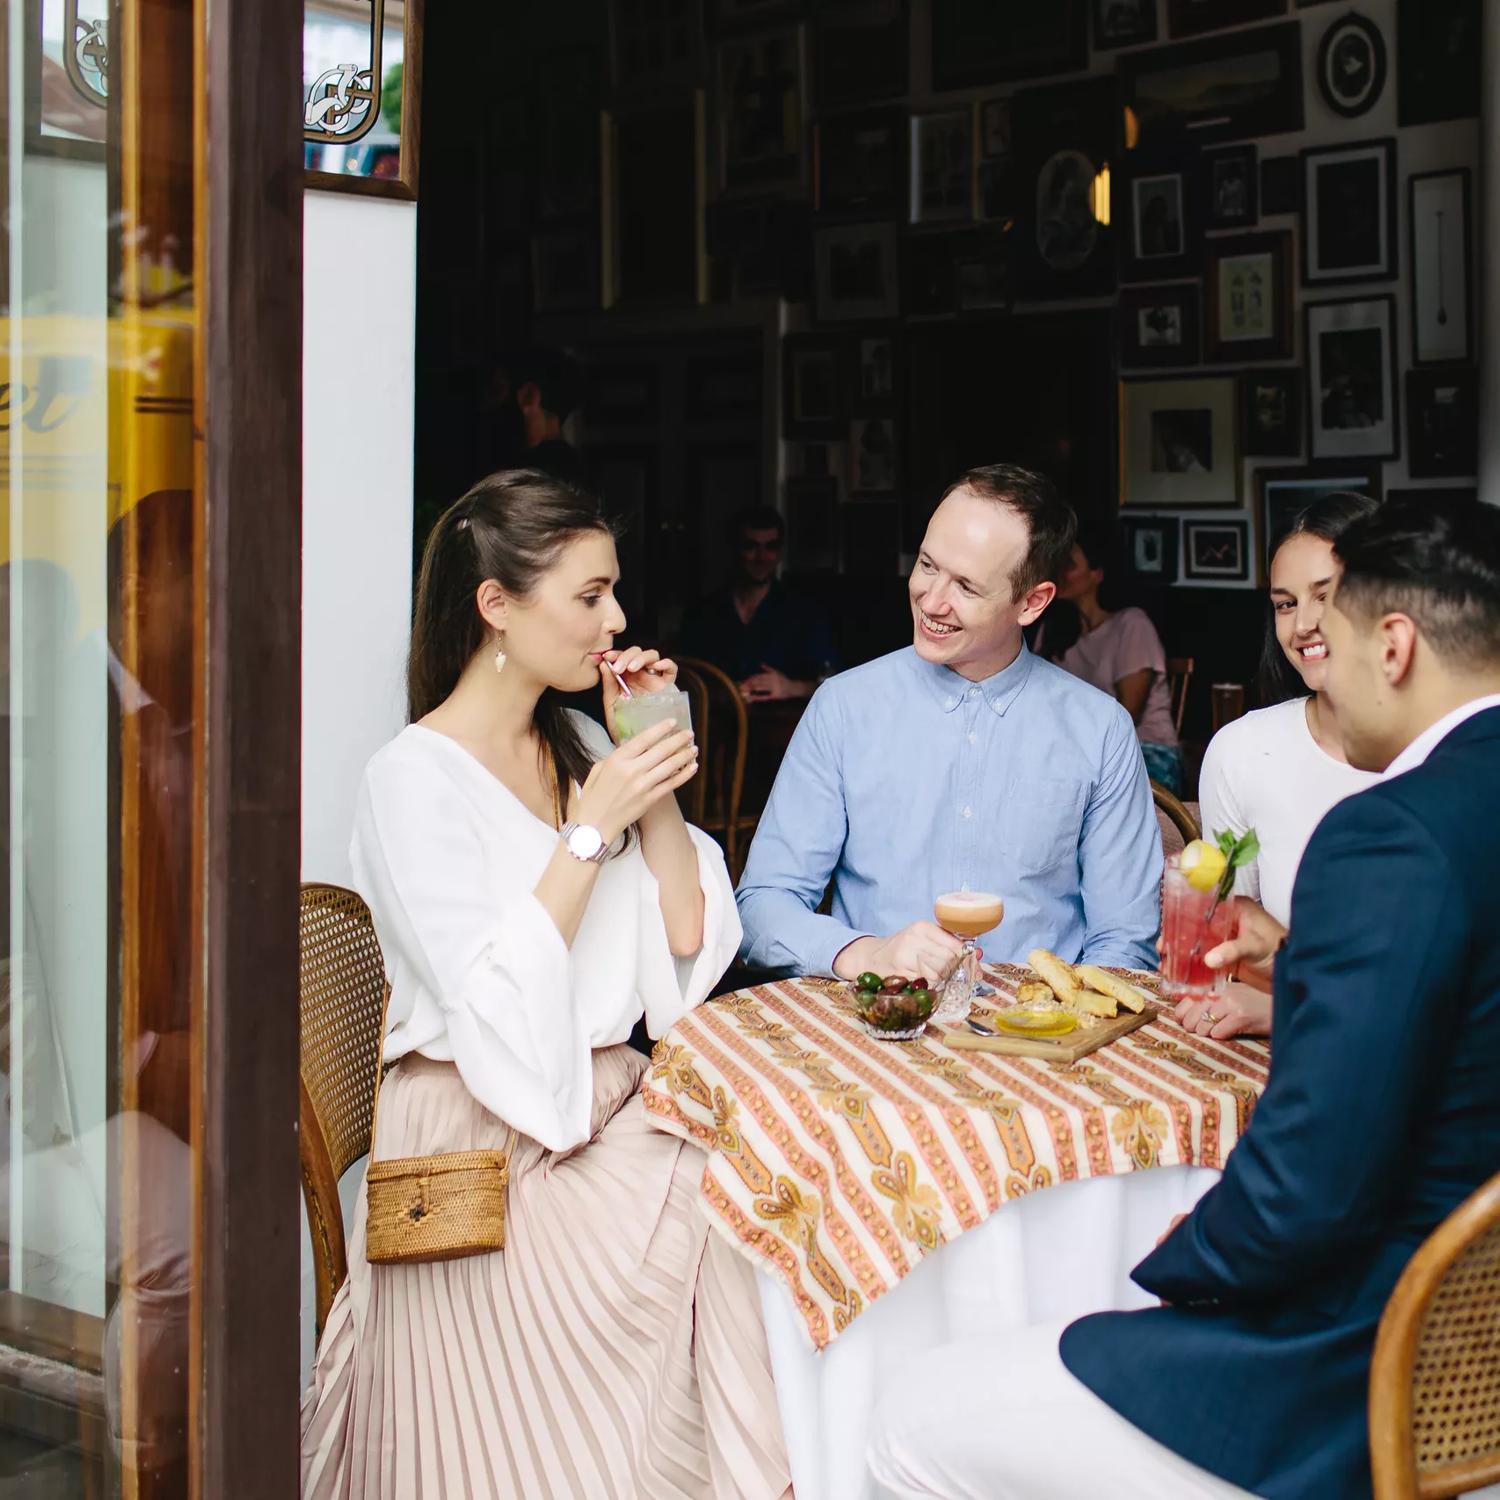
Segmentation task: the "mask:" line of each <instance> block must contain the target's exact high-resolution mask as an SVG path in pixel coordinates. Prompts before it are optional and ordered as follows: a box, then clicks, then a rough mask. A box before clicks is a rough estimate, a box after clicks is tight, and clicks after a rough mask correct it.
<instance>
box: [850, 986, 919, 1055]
mask: <svg viewBox="0 0 1500 1500" xmlns="http://www.w3.org/2000/svg"><path fill="white" fill-rule="evenodd" d="M936 1004H937V996H936V995H935V994H934V993H933V992H932V990H931V989H930V988H929V987H928V984H927V981H926V980H925V979H920V978H918V979H908V978H906V976H905V975H903V974H888V975H886V976H885V977H884V978H882V977H881V976H880V975H879V974H861V975H860V976H859V978H858V979H856V980H855V981H854V1008H855V1010H857V1011H858V1012H859V1018H860V1020H861V1021H862V1022H863V1023H864V1028H865V1030H866V1031H868V1032H869V1033H870V1035H871V1036H873V1037H879V1038H880V1040H881V1041H883V1042H909V1041H911V1040H913V1038H915V1037H919V1036H921V1035H922V1033H923V1031H924V1030H926V1027H927V1019H928V1017H929V1016H931V1014H932V1011H933V1007H934V1006H935V1005H936Z"/></svg>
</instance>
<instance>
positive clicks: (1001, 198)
mask: <svg viewBox="0 0 1500 1500" xmlns="http://www.w3.org/2000/svg"><path fill="white" fill-rule="evenodd" d="M976 108H977V110H978V130H977V137H976V138H977V140H978V144H979V162H978V167H977V169H976V170H977V175H978V188H977V193H976V199H977V201H976V203H975V208H976V210H977V211H978V214H979V217H980V218H981V219H1008V218H1010V217H1011V216H1012V215H1013V214H1014V213H1015V211H1016V153H1015V134H1014V131H1013V129H1012V127H1011V116H1010V99H1009V97H1008V96H1007V97H1005V98H1001V99H981V100H980V101H979V103H978V105H977V106H976Z"/></svg>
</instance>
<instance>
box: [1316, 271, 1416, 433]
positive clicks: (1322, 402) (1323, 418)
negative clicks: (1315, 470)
mask: <svg viewBox="0 0 1500 1500" xmlns="http://www.w3.org/2000/svg"><path fill="white" fill-rule="evenodd" d="M1302 313H1303V317H1304V318H1305V320H1306V326H1307V336H1306V344H1305V346H1306V350H1307V353H1306V364H1307V394H1308V431H1309V432H1310V433H1311V434H1312V441H1311V444H1310V447H1311V451H1312V456H1313V458H1315V459H1349V458H1365V459H1376V458H1395V457H1396V456H1397V455H1398V454H1399V453H1400V451H1401V423H1400V420H1399V414H1398V412H1397V410H1396V400H1397V398H1396V376H1395V368H1396V299H1395V298H1394V297H1393V296H1391V295H1390V294H1389V293H1387V294H1386V295H1385V296H1383V297H1346V298H1342V299H1340V300H1339V301H1337V302H1312V303H1308V304H1306V305H1305V306H1304V307H1303V309H1302Z"/></svg>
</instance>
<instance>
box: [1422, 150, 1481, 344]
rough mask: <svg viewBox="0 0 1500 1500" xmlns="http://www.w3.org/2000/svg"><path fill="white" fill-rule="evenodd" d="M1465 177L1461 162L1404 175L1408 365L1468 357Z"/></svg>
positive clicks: (1470, 247)
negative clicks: (1443, 168) (1408, 281)
mask: <svg viewBox="0 0 1500 1500" xmlns="http://www.w3.org/2000/svg"><path fill="white" fill-rule="evenodd" d="M1471 180H1472V174H1471V173H1470V171H1469V169H1468V168H1467V167H1454V168H1450V169H1449V170H1447V171H1443V172H1415V173H1413V174H1412V176H1411V177H1410V178H1409V179H1408V180H1407V186H1406V193H1407V214H1406V229H1407V235H1408V251H1407V253H1408V256H1409V257H1410V258H1409V261H1408V264H1409V265H1410V267H1411V357H1412V363H1413V364H1414V365H1437V364H1444V365H1446V364H1453V363H1463V362H1464V361H1466V360H1468V359H1471V358H1472V357H1473V352H1474V351H1473V336H1474V334H1473V330H1474V237H1473V230H1472V228H1471V227H1470V199H1471V194H1470V183H1471ZM1455 219H1456V222H1455Z"/></svg>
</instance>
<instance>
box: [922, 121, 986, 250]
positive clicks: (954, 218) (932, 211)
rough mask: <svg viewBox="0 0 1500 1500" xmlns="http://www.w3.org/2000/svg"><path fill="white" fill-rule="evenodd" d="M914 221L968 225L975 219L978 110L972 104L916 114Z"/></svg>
mask: <svg viewBox="0 0 1500 1500" xmlns="http://www.w3.org/2000/svg"><path fill="white" fill-rule="evenodd" d="M909 149H910V176H911V186H910V194H909V200H908V203H907V219H908V221H909V222H910V223H912V224H949V225H951V224H964V223H972V222H973V219H974V210H975V205H974V196H975V187H976V179H975V150H974V110H973V107H972V106H970V105H960V106H959V107H958V108H956V109H943V110H936V111H933V112H932V113H924V114H916V115H913V116H912V117H911V145H910V148H909Z"/></svg>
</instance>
